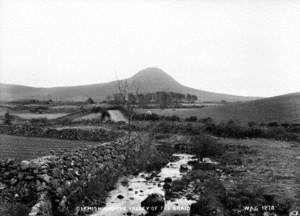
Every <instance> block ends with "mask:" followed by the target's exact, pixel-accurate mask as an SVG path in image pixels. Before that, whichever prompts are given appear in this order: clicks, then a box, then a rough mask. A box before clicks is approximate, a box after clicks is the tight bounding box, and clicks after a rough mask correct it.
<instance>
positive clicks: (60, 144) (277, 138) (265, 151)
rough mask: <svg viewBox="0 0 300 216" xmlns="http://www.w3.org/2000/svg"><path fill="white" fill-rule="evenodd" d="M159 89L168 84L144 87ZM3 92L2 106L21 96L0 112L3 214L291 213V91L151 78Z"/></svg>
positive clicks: (296, 153)
mask: <svg viewBox="0 0 300 216" xmlns="http://www.w3.org/2000/svg"><path fill="white" fill-rule="evenodd" d="M159 81H162V82H164V83H166V85H164V86H162V85H161V88H160V89H159V88H157V89H156V88H153V89H152V90H150V89H149V88H150V87H149V86H147V85H148V84H149V85H152V84H155V83H156V82H158V83H159ZM106 87H107V88H109V90H107V91H106V90H103V89H105V88H106ZM144 87H145V88H144ZM1 88H2V90H1V95H2V97H4V96H6V95H9V98H16V97H22V99H21V98H19V99H18V100H9V101H2V102H1V128H0V131H1V134H0V140H1V142H0V143H1V144H0V149H1V153H0V157H1V178H0V181H1V208H0V211H1V215H31V216H32V215H45V216H46V215H47V216H50V215H124V214H125V215H126V214H127V215H145V214H146V213H147V212H148V213H147V215H158V214H160V215H250V213H251V214H252V215H253V212H254V213H255V215H261V214H263V213H264V212H268V213H269V214H270V215H275V214H276V215H287V214H289V213H290V212H292V211H294V210H295V209H297V208H298V207H299V202H300V196H299V195H300V181H299V177H300V173H299V172H300V170H299V165H300V145H299V141H300V134H299V133H300V93H292V94H288V95H281V96H276V97H270V98H249V97H235V96H233V95H230V96H229V95H222V94H217V93H209V92H203V91H200V90H195V89H189V88H187V87H183V86H181V84H179V83H178V82H177V81H175V80H174V79H173V78H172V77H170V76H169V75H168V74H167V73H166V72H164V71H162V70H161V69H158V68H147V69H145V70H142V71H140V72H139V73H137V74H136V75H135V76H134V77H132V78H129V79H125V80H116V81H115V82H112V83H110V84H99V85H97V87H96V89H94V87H90V86H87V87H85V86H79V87H65V89H64V90H63V91H60V88H59V89H44V90H43V91H44V92H47V93H40V92H39V89H37V90H36V91H35V90H32V89H31V88H30V87H22V89H23V90H22V91H21V92H19V90H18V89H19V88H21V87H19V86H7V85H2V87H1ZM69 88H71V89H72V90H70V92H73V95H72V98H73V97H74V98H80V97H83V96H82V95H89V94H91V95H93V96H95V95H98V94H97V93H98V92H99V89H98V88H100V89H101V91H102V92H109V93H110V94H106V95H98V96H99V97H95V98H94V97H86V98H84V100H81V101H80V100H67V99H68V96H66V95H64V94H66V92H68V91H69ZM26 89H28V91H27V90H26ZM156 90H157V91H156ZM101 91H100V92H101ZM50 92H54V93H50ZM91 92H93V93H91ZM23 94H24V95H23ZM43 94H45V95H48V96H47V97H45V96H44V97H43V98H39V97H38V99H35V97H36V95H43ZM52 94H53V98H56V99H52V97H50V95H52ZM202 96H203V97H204V99H202ZM57 98H60V99H57ZM219 99H222V100H219ZM150 194H152V195H151V196H150ZM158 194H161V195H158ZM160 196H162V197H160ZM121 207H123V208H121ZM151 208H154V209H152V210H151ZM254 208H256V210H255V209H254ZM25 213H26V214H25Z"/></svg>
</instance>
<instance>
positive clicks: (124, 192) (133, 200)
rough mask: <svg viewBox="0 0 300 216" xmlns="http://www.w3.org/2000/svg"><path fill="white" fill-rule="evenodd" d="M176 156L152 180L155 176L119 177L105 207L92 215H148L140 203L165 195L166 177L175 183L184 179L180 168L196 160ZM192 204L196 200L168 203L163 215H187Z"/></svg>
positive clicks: (191, 156)
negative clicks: (149, 196)
mask: <svg viewBox="0 0 300 216" xmlns="http://www.w3.org/2000/svg"><path fill="white" fill-rule="evenodd" d="M174 156H176V157H178V160H176V161H174V162H169V163H168V164H167V165H166V166H165V167H163V168H162V169H161V171H160V172H159V173H158V174H157V175H155V176H154V177H152V178H150V176H151V174H152V173H144V172H143V173H140V174H139V175H137V176H131V177H122V178H120V179H119V181H118V183H117V185H116V189H114V190H112V191H111V192H110V193H109V196H108V198H107V201H106V206H105V207H103V208H102V209H100V210H99V211H97V212H95V213H93V214H92V215H91V216H123V215H146V213H147V212H146V211H145V210H144V209H143V208H142V207H141V202H142V201H143V200H144V199H146V198H147V197H148V195H149V194H151V193H159V194H162V195H163V196H164V195H165V192H164V189H163V184H164V180H165V178H167V177H170V178H172V180H178V179H180V178H182V176H183V175H184V174H185V172H180V166H181V165H183V164H186V165H187V164H188V161H191V160H195V159H193V155H190V154H174ZM188 169H191V166H189V165H188ZM147 179H148V180H147ZM125 183H126V185H125ZM193 202H195V201H193V200H187V199H186V197H181V198H179V199H172V200H168V201H166V204H165V210H164V211H163V212H162V213H161V214H160V215H174V214H175V213H178V214H180V215H188V213H189V209H190V205H191V204H192V203H193Z"/></svg>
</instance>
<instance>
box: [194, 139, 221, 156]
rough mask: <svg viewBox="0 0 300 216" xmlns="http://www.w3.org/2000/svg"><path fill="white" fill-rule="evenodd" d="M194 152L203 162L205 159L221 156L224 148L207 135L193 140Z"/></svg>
mask: <svg viewBox="0 0 300 216" xmlns="http://www.w3.org/2000/svg"><path fill="white" fill-rule="evenodd" d="M192 145H193V147H192V151H193V153H195V154H196V155H197V157H199V158H200V159H201V160H202V159H203V158H204V157H211V156H216V155H219V154H221V151H222V146H221V144H218V143H217V141H216V140H215V139H213V138H211V137H209V136H207V135H198V136H194V137H193V138H192Z"/></svg>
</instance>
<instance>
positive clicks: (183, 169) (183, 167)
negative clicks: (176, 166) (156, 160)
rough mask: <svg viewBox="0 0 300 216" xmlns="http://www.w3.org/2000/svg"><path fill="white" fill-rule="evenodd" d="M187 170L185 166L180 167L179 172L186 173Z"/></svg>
mask: <svg viewBox="0 0 300 216" xmlns="http://www.w3.org/2000/svg"><path fill="white" fill-rule="evenodd" d="M188 170H189V168H188V166H187V165H186V164H182V165H180V172H186V171H188Z"/></svg>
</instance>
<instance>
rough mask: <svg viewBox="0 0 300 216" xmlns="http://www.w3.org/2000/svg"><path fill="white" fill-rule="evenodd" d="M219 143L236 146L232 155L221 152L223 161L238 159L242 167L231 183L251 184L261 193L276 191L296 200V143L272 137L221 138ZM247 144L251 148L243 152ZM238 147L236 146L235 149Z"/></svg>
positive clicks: (299, 157)
mask: <svg viewBox="0 0 300 216" xmlns="http://www.w3.org/2000/svg"><path fill="white" fill-rule="evenodd" d="M221 143H224V144H229V145H232V146H235V147H240V150H238V151H237V152H232V154H231V153H230V154H228V153H225V154H224V155H223V158H224V160H225V161H228V160H234V159H240V160H242V164H243V169H245V170H246V172H240V173H238V174H237V175H235V176H233V178H234V182H238V183H239V184H243V185H255V186H258V187H261V188H263V190H264V191H261V192H264V193H267V194H276V195H277V196H279V197H282V198H284V199H291V200H297V202H298V203H300V169H299V167H300V143H299V142H285V141H275V140H272V139H246V140H239V139H221ZM244 147H249V148H250V150H251V151H254V152H255V153H250V151H248V152H247V151H243V150H242V149H243V148H244ZM238 149H239V148H238Z"/></svg>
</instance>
